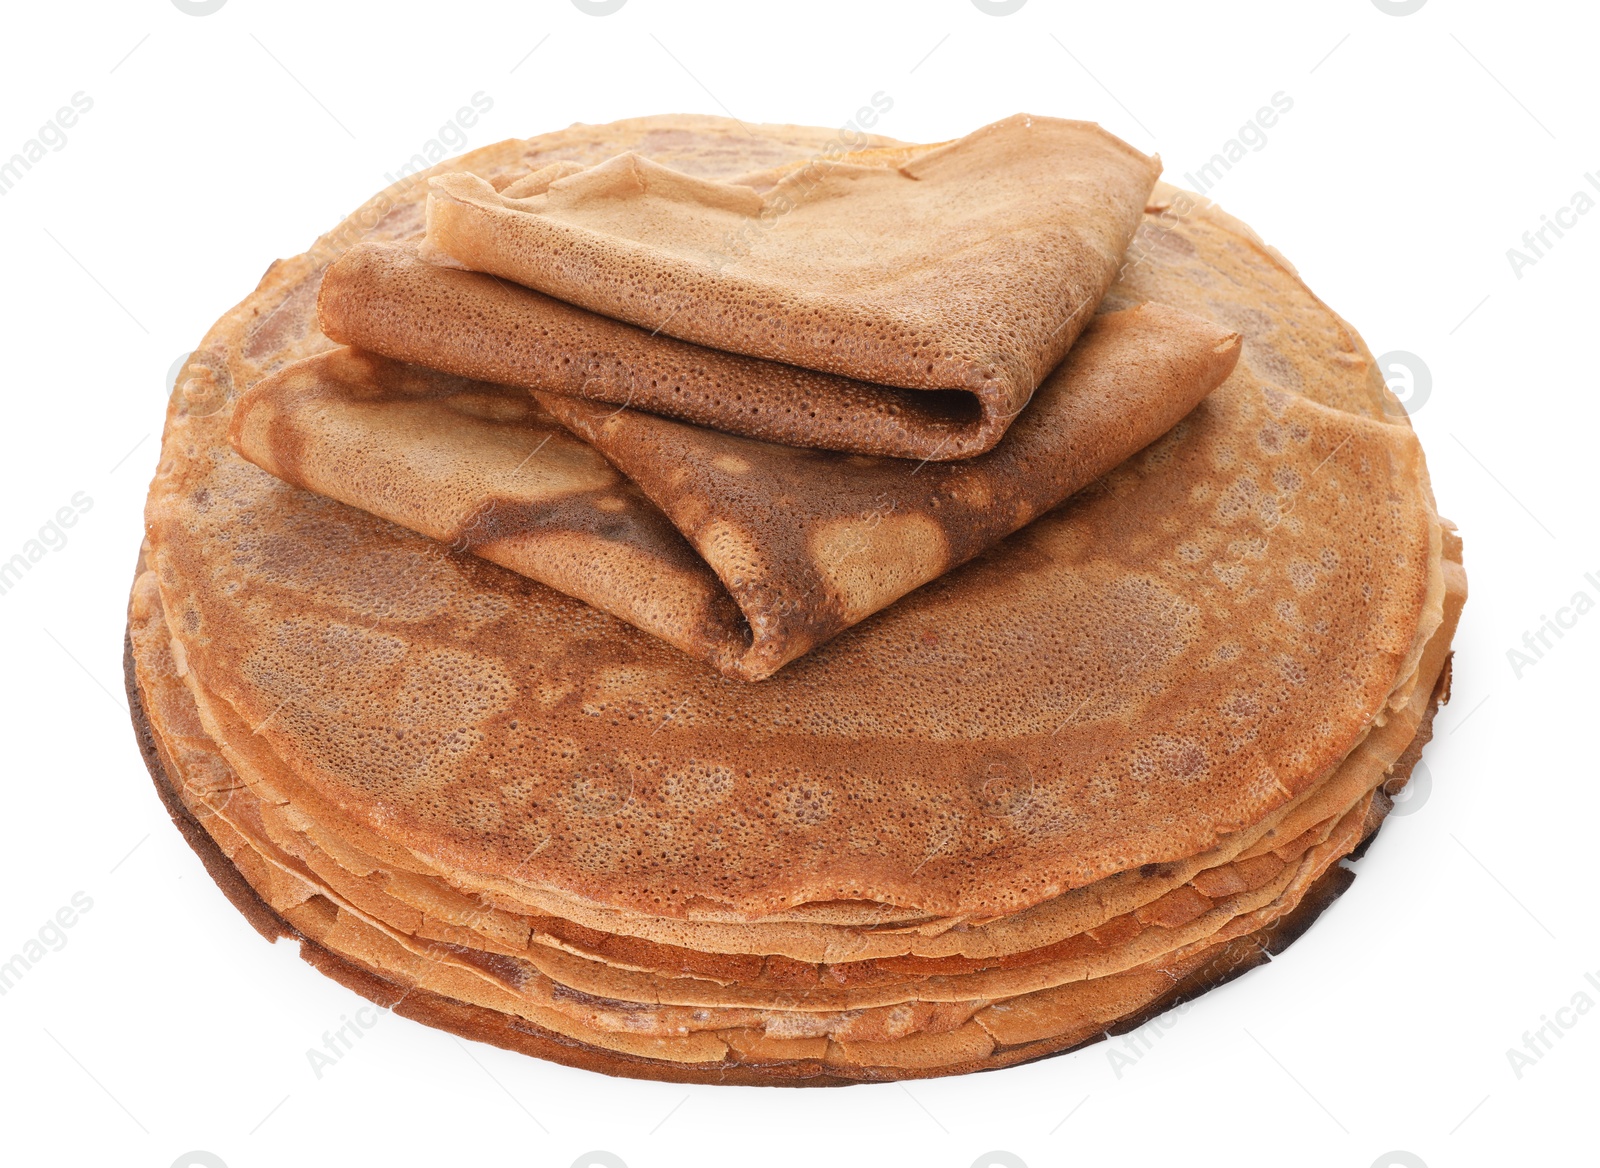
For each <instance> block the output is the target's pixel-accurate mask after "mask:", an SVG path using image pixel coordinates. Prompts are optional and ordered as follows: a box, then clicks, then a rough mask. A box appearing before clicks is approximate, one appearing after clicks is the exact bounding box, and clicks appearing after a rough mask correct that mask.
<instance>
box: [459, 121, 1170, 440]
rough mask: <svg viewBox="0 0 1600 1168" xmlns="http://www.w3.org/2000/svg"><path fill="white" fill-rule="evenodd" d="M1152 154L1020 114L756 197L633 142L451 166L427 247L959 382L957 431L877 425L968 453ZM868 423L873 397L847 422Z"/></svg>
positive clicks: (553, 283)
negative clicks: (500, 167)
mask: <svg viewBox="0 0 1600 1168" xmlns="http://www.w3.org/2000/svg"><path fill="white" fill-rule="evenodd" d="M1159 171H1160V164H1159V163H1158V162H1157V161H1156V160H1154V159H1151V158H1147V157H1145V156H1144V155H1143V154H1140V153H1139V152H1138V151H1137V150H1134V149H1133V148H1132V147H1130V146H1128V145H1127V144H1126V143H1124V142H1121V141H1119V140H1118V139H1116V138H1114V137H1112V136H1111V135H1110V134H1107V133H1106V132H1105V131H1104V130H1102V129H1100V128H1099V127H1098V126H1094V125H1090V124H1087V123H1084V122H1069V121H1062V120H1060V119H1057V118H1033V117H1028V116H1026V115H1021V114H1019V115H1017V116H1015V117H1012V118H1007V119H1005V120H1004V121H1001V122H996V123H994V124H993V125H990V126H986V127H984V128H983V129H981V130H978V131H976V132H975V133H972V134H969V135H967V136H966V137H965V138H961V139H958V140H957V141H954V142H949V143H946V144H944V145H942V146H938V147H933V148H929V149H927V150H925V151H923V152H921V153H919V154H916V155H915V156H914V157H910V158H901V157H896V156H894V155H892V154H891V155H890V156H888V157H887V158H876V157H865V158H856V157H850V158H846V159H844V160H841V161H837V162H829V163H827V164H825V165H820V166H814V167H806V168H802V169H800V170H796V171H793V172H791V173H788V174H785V175H784V176H783V177H782V178H781V179H779V180H778V181H777V183H776V184H775V185H774V186H772V187H771V188H770V189H768V190H766V191H764V192H759V193H758V192H757V191H756V190H754V189H753V188H752V187H749V186H745V185H742V184H740V183H730V182H727V181H720V180H717V179H708V178H707V177H704V176H698V175H690V174H686V173H684V172H682V171H680V170H676V169H673V168H671V167H669V166H664V165H662V164H661V163H659V162H657V161H654V160H651V159H649V158H646V157H643V156H642V155H640V154H638V153H634V152H629V153H624V154H620V155H618V156H617V157H615V158H612V159H610V160H608V161H607V162H605V163H604V164H602V165H600V166H594V167H587V168H585V167H581V166H579V165H578V164H575V163H574V164H565V165H564V164H554V163H553V164H551V165H550V166H549V167H547V168H545V169H544V170H542V171H540V172H538V173H537V174H534V175H529V176H527V177H526V178H524V179H522V180H520V181H519V182H518V183H516V184H515V185H514V186H512V187H509V188H507V189H506V190H505V191H504V192H501V191H497V190H495V189H494V186H493V185H492V184H491V183H490V182H488V181H487V180H486V179H484V178H482V177H479V176H475V175H473V174H471V173H466V172H462V173H456V174H450V175H446V176H443V177H441V178H438V179H435V180H434V181H433V182H432V191H433V194H432V196H431V197H430V199H429V210H428V244H429V248H430V249H431V252H432V254H434V255H437V256H440V257H443V258H447V259H448V260H450V261H453V262H456V263H459V264H460V265H461V266H463V267H466V268H469V269H471V270H473V271H478V272H488V273H490V274H492V275H496V276H502V277H504V278H506V279H509V280H512V281H515V282H516V283H519V284H523V285H526V286H527V287H530V288H535V289H537V290H539V291H541V292H544V293H546V294H548V295H550V296H553V297H555V298H556V299H557V300H560V301H564V302H566V303H568V304H575V305H579V306H581V307H583V308H587V309H590V310H592V311H594V312H597V313H600V314H601V315H603V316H608V317H611V318H613V319H616V320H623V321H628V322H630V323H632V324H634V325H638V326H639V327H641V328H643V329H646V330H649V331H651V332H662V333H666V334H667V335H669V336H674V337H678V338H680V339H682V340H687V341H692V342H694V343H696V344H699V345H704V346H706V347H707V348H711V349H718V350H722V351H724V352H730V353H741V354H744V355H746V356H751V357H758V358H762V359H765V360H769V361H778V362H783V363H785V364H788V365H795V366H799V367H801V368H804V369H812V370H819V371H823V372H829V373H835V374H839V375H842V376H845V377H849V378H852V379H854V380H855V381H857V382H865V383H878V384H883V385H889V386H900V387H904V388H908V389H918V390H945V391H956V392H959V393H963V394H966V395H970V396H971V397H972V398H974V399H976V403H975V404H976V405H977V407H978V410H979V413H978V416H977V418H976V419H975V420H974V421H973V422H972V423H971V425H969V426H968V427H967V433H966V434H965V435H964V436H958V437H957V439H956V441H955V442H954V443H948V442H946V439H948V437H949V435H948V433H946V434H939V433H937V432H934V431H928V430H923V431H920V432H919V431H913V430H911V429H909V428H908V427H906V426H902V425H896V426H893V427H891V429H893V430H898V431H900V433H901V434H902V435H903V436H905V437H909V438H911V439H913V441H912V443H911V446H910V449H908V450H906V451H905V452H904V453H906V454H907V455H909V456H911V457H917V458H929V457H935V456H941V455H942V456H943V457H952V456H956V454H957V453H959V455H960V456H966V455H970V454H976V453H980V452H982V451H984V450H987V449H989V448H990V447H991V446H993V445H994V443H995V442H996V441H998V440H999V437H1000V435H1001V434H1002V433H1004V432H1005V428H1006V426H1007V425H1009V424H1010V422H1011V419H1013V418H1014V417H1016V415H1017V413H1018V412H1019V411H1020V410H1021V409H1022V407H1023V406H1024V405H1026V404H1027V402H1028V399H1029V397H1030V396H1031V395H1032V393H1033V390H1034V388H1035V387H1036V386H1037V385H1038V384H1039V382H1040V381H1041V380H1043V378H1044V377H1045V375H1046V374H1047V373H1049V372H1050V370H1051V369H1053V368H1055V366H1056V365H1057V364H1058V363H1059V362H1060V360H1061V358H1062V356H1063V355H1064V354H1065V353H1066V352H1067V350H1068V349H1069V348H1071V346H1072V342H1073V341H1074V340H1075V339H1076V338H1077V336H1078V334H1079V333H1080V332H1081V331H1082V330H1083V328H1084V327H1085V325H1087V323H1088V320H1089V317H1090V315H1091V314H1092V312H1093V311H1094V306H1095V305H1096V304H1098V303H1099V301H1100V298H1101V296H1102V295H1104V293H1105V290H1106V288H1107V287H1108V286H1109V285H1110V284H1111V282H1112V280H1113V279H1114V278H1115V276H1116V272H1117V268H1118V266H1119V264H1120V263H1121V260H1122V254H1123V252H1124V250H1125V249H1126V248H1127V246H1128V241H1129V239H1130V238H1131V237H1132V235H1133V232H1134V230H1135V229H1136V228H1137V227H1138V225H1139V219H1140V213H1141V211H1142V209H1143V207H1144V204H1145V199H1146V197H1147V196H1148V195H1149V193H1150V190H1151V187H1152V185H1153V184H1154V182H1155V179H1156V175H1157V174H1158V173H1159ZM636 392H638V393H641V394H646V393H649V387H648V386H646V385H641V386H639V387H637V390H636ZM762 392H763V393H770V394H772V395H773V403H772V404H773V405H774V407H776V408H778V409H780V410H782V409H785V408H789V407H792V406H794V405H796V404H797V403H798V402H799V401H800V400H801V399H802V398H803V397H804V393H805V391H804V390H803V389H801V388H800V387H799V386H797V385H796V384H794V383H789V382H783V381H780V382H778V383H777V384H773V385H771V386H764V387H763V389H762ZM730 405H731V408H730ZM645 408H651V407H650V406H649V405H645ZM699 408H700V409H701V410H702V411H709V412H710V414H712V415H715V416H714V417H713V418H712V420H711V421H710V424H711V425H714V426H715V427H716V428H718V429H723V430H737V428H738V425H739V419H741V418H743V417H745V416H746V415H745V413H744V409H743V407H742V405H741V404H739V403H737V402H733V403H728V402H726V399H721V398H719V397H716V396H711V395H703V396H702V397H701V400H700V404H699ZM879 422H880V414H879V412H878V411H874V412H872V413H869V414H867V415H864V416H860V417H858V418H857V419H855V420H854V421H852V422H851V423H850V426H851V427H853V428H856V429H861V428H866V429H871V428H874V427H876V426H878V425H879ZM951 445H954V446H955V447H956V450H955V451H952V450H951V449H950V446H951ZM848 448H850V449H863V450H865V449H873V448H877V447H876V444H875V443H873V442H872V441H871V440H869V441H868V444H867V445H865V446H852V447H848Z"/></svg>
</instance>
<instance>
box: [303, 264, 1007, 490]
mask: <svg viewBox="0 0 1600 1168" xmlns="http://www.w3.org/2000/svg"><path fill="white" fill-rule="evenodd" d="M418 250H419V249H418V248H417V246H416V245H415V244H389V243H360V244H357V245H356V246H355V247H352V248H351V249H350V250H349V251H347V252H346V253H345V254H344V255H342V256H340V257H339V259H338V260H337V261H335V262H334V263H333V264H332V265H330V266H329V268H328V270H327V272H326V274H325V275H324V276H323V279H322V286H321V289H320V290H319V292H318V294H317V304H318V314H319V317H320V323H321V325H322V331H323V332H324V333H326V334H327V335H328V337H330V338H331V339H332V340H335V341H338V342H340V343H341V344H346V345H351V346H354V347H355V348H358V349H366V350H368V351H370V352H373V353H380V354H382V355H383V356H385V357H393V358H395V359H396V360H398V361H407V362H411V363H413V364H417V365H422V366H426V367H427V368H429V369H437V370H441V371H443V372H446V373H454V374H458V375H460V376H462V377H471V378H475V379H477V380H480V381H491V382H497V383H500V384H505V385H518V386H522V387H524V388H526V389H538V390H548V391H550V392H552V393H562V394H568V395H570V396H574V397H583V398H588V399H590V400H591V401H600V402H606V403H609V404H611V405H619V406H630V407H632V408H634V409H639V410H645V411H648V412H649V413H653V414H661V415H663V416H665V417H669V418H677V419H679V420H681V421H685V422H693V423H695V424H697V425H702V426H710V427H712V428H713V429H717V430H723V431H726V432H728V433H731V434H742V435H744V436H746V437H749V438H760V439H763V440H765V441H768V442H780V443H783V444H785V445H789V446H808V447H817V448H820V449H823V450H843V451H849V452H851V453H855V454H877V455H885V456H888V457H892V458H916V459H929V460H948V459H956V458H968V457H971V456H972V455H975V454H981V453H983V452H984V451H985V450H987V449H989V448H990V447H992V445H993V444H994V442H995V441H996V440H998V439H999V437H1000V434H1001V433H1002V432H1003V428H1004V426H1006V425H1008V424H1009V423H1010V421H1011V419H1010V418H1009V417H1004V416H1001V414H1000V413H999V412H998V409H999V405H998V404H993V403H992V408H991V409H989V410H987V411H986V410H985V409H984V407H982V406H981V405H980V403H979V400H978V398H976V397H975V396H974V395H973V394H970V393H967V392H965V391H963V390H923V389H900V388H897V387H895V386H888V385H874V384H871V383H869V382H864V381H856V380H854V379H852V378H849V377H840V376H838V375H837V374H833V373H819V372H817V371H816V370H813V369H802V368H800V367H799V366H797V365H785V364H783V363H782V362H779V361H763V360H761V359H760V358H758V357H745V356H741V355H740V354H738V353H725V352H723V351H722V350H720V349H708V348H706V347H705V346H704V345H695V344H690V343H689V342H688V341H680V340H678V339H677V338H676V337H671V336H668V335H666V334H665V333H662V332H655V331H650V330H647V329H642V328H638V327H636V326H634V325H631V324H627V323H625V322H623V321H619V320H612V319H611V318H610V317H607V316H601V315H600V314H599V313H595V312H590V311H588V310H587V309H583V308H578V307H575V306H574V305H571V304H567V303H564V302H563V301H560V300H557V299H555V298H554V297H552V296H546V295H544V293H542V292H535V291H533V290H532V289H531V288H524V287H522V286H521V285H519V284H512V283H510V282H508V281H506V280H501V279H498V278H497V277H494V276H486V275H484V274H483V273H481V272H466V271H462V270H461V269H459V268H454V267H446V266H444V265H441V264H435V263H430V262H428V261H427V260H424V259H422V258H421V256H420V255H419V254H418Z"/></svg>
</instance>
